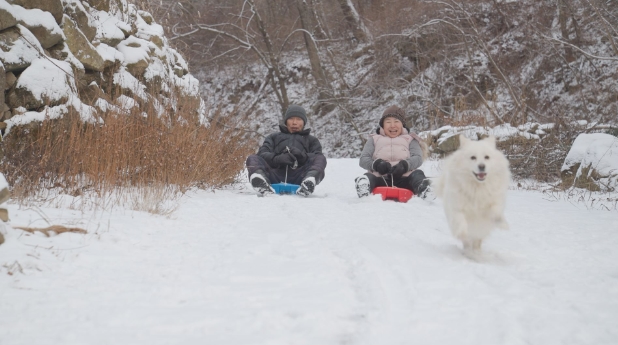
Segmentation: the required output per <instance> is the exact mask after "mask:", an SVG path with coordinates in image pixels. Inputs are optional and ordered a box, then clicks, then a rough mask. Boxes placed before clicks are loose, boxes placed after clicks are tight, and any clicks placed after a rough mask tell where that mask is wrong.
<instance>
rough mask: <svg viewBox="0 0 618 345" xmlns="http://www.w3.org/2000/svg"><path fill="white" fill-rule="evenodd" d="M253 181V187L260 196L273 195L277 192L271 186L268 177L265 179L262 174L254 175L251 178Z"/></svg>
mask: <svg viewBox="0 0 618 345" xmlns="http://www.w3.org/2000/svg"><path fill="white" fill-rule="evenodd" d="M249 180H250V181H251V186H252V187H253V189H254V190H255V191H256V192H258V196H264V194H273V193H275V190H274V189H273V187H271V186H270V183H268V180H267V179H266V177H264V176H263V175H262V174H260V173H257V172H256V173H253V174H252V175H251V177H250V178H249Z"/></svg>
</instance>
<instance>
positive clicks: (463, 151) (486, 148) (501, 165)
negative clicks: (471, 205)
mask: <svg viewBox="0 0 618 345" xmlns="http://www.w3.org/2000/svg"><path fill="white" fill-rule="evenodd" d="M459 142H460V147H459V149H458V150H457V151H456V152H455V154H456V155H457V157H456V159H457V165H458V166H460V167H461V170H460V174H467V175H468V176H467V177H466V176H465V175H464V177H466V178H467V179H470V180H474V181H476V182H478V183H484V182H485V181H486V180H487V179H488V178H490V177H491V176H492V174H494V175H495V174H503V173H504V171H503V170H504V169H505V166H507V167H508V161H507V160H506V158H505V157H504V155H503V154H502V152H500V151H499V150H498V149H497V148H496V139H495V138H494V137H489V138H486V139H483V140H480V141H472V140H470V139H468V138H466V137H464V136H463V135H460V137H459ZM507 169H508V168H507Z"/></svg>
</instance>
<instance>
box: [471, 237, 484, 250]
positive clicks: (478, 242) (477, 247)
mask: <svg viewBox="0 0 618 345" xmlns="http://www.w3.org/2000/svg"><path fill="white" fill-rule="evenodd" d="M481 244H483V240H482V239H475V240H472V250H474V251H476V252H479V251H481Z"/></svg>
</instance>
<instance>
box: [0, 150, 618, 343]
mask: <svg viewBox="0 0 618 345" xmlns="http://www.w3.org/2000/svg"><path fill="white" fill-rule="evenodd" d="M423 170H425V171H426V173H427V174H428V175H429V176H436V175H437V174H438V173H439V171H440V168H439V164H438V163H437V162H436V161H429V162H427V163H425V165H424V166H423ZM361 173H363V170H362V169H361V168H360V167H358V160H356V159H330V160H329V162H328V167H327V170H326V178H325V180H324V181H323V183H322V184H320V185H318V186H317V187H316V192H315V194H314V195H313V196H312V197H309V198H301V197H297V196H270V197H264V198H258V197H256V196H255V195H254V194H253V192H252V190H251V189H250V187H249V186H248V184H247V183H246V182H243V183H241V184H239V185H237V186H234V187H230V188H228V189H225V190H217V191H215V192H207V191H199V192H192V193H190V194H188V195H187V196H186V197H185V198H183V199H182V200H181V201H180V204H179V206H178V208H177V210H176V212H175V213H173V214H172V215H171V216H170V217H164V216H156V215H150V214H146V213H143V212H137V211H131V210H129V209H125V208H122V207H117V208H116V210H115V211H105V212H101V211H100V212H93V211H77V210H72V209H70V205H71V200H70V199H67V200H65V201H63V202H61V201H58V205H59V206H58V208H52V207H41V208H38V209H37V208H25V207H24V208H20V207H18V206H17V205H14V204H12V203H9V204H8V209H9V214H10V216H11V221H10V223H9V224H8V225H6V226H5V228H4V229H3V230H2V231H3V233H5V234H6V236H5V237H6V242H5V243H4V244H3V245H1V246H0V291H2V298H0V310H2V313H0V339H2V344H7V345H18V344H43V345H44V344H65V345H70V344H93V345H96V344H109V343H115V344H148V345H155V344H268V345H276V344H311V345H313V344H367V345H372V344H386V345H390V344H411V343H418V344H428V345H431V344H440V345H442V344H461V345H466V344H474V345H478V344H480V345H482V344H488V345H494V344H544V345H552V344H582V345H583V344H595V345H603V344H607V345H609V344H616V343H618V328H616V320H617V319H618V269H617V268H616V262H618V251H617V250H616V248H617V247H618V233H617V232H616V229H617V228H618V212H616V211H601V210H595V209H588V207H587V206H586V205H584V204H579V203H574V202H570V201H565V200H553V201H549V200H547V199H546V196H545V194H542V193H539V192H534V191H523V190H516V189H511V190H510V191H509V193H508V199H507V210H506V217H507V220H508V221H509V222H510V225H511V230H510V231H497V232H495V233H493V234H492V235H491V236H490V237H489V238H488V239H487V241H486V242H485V244H484V251H483V254H482V255H480V256H478V257H476V258H475V259H474V260H473V259H471V258H467V257H465V256H464V255H462V252H461V250H460V244H459V243H458V242H457V241H456V240H455V239H454V238H453V237H452V236H451V235H450V233H449V230H448V227H447V224H446V221H445V218H444V215H443V211H442V208H441V201H440V200H436V201H434V202H428V201H423V200H420V199H418V198H413V199H412V200H410V201H409V202H408V203H405V204H401V203H395V202H392V201H386V202H383V201H381V199H380V198H379V197H377V196H372V197H368V198H364V199H359V198H358V197H357V196H356V192H355V190H354V183H353V180H354V177H355V176H358V175H360V174H361ZM243 181H246V179H245V180H243ZM67 198H70V197H67ZM45 220H48V221H49V222H50V223H51V224H62V225H67V226H77V227H82V228H84V229H87V230H88V234H86V235H83V234H70V233H65V234H61V235H57V236H52V237H45V236H43V235H41V234H33V235H32V234H27V233H24V232H22V231H21V230H14V229H13V228H12V227H14V226H31V227H43V226H48V225H49V224H47V223H46V222H45ZM1 228H2V226H1V225H0V229H1ZM9 272H10V273H11V275H9V274H7V273H9Z"/></svg>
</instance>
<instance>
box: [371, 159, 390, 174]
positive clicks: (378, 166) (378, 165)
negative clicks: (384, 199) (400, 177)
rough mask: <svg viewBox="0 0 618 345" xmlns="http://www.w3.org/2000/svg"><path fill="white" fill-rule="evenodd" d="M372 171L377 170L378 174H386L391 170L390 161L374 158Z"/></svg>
mask: <svg viewBox="0 0 618 345" xmlns="http://www.w3.org/2000/svg"><path fill="white" fill-rule="evenodd" d="M372 168H373V170H374V171H377V172H379V173H380V174H382V175H384V174H388V173H390V172H391V168H392V167H391V163H389V162H387V161H385V160H384V159H380V158H378V159H376V160H375V161H374V162H373V166H372Z"/></svg>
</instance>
